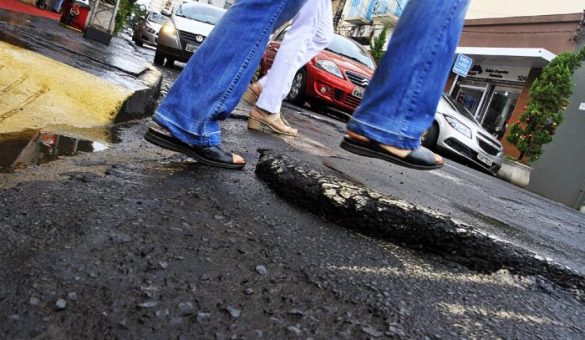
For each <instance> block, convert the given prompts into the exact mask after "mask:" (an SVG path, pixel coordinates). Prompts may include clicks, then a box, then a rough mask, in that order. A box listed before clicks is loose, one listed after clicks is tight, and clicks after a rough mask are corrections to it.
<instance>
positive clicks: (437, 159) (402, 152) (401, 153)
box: [347, 130, 443, 165]
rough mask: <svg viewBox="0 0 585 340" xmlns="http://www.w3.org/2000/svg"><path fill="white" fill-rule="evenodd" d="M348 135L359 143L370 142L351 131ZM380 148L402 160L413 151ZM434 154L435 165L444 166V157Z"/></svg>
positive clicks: (389, 147)
mask: <svg viewBox="0 0 585 340" xmlns="http://www.w3.org/2000/svg"><path fill="white" fill-rule="evenodd" d="M347 135H348V136H349V138H351V139H353V140H356V141H359V142H362V143H367V142H369V141H370V140H369V139H368V138H367V137H364V136H362V135H358V134H357V133H355V132H352V131H349V130H348V131H347ZM380 146H381V147H382V148H383V149H384V150H386V151H388V152H389V153H391V154H393V155H395V156H398V157H400V158H406V157H407V156H408V155H409V154H410V153H411V152H412V150H405V149H399V148H395V147H393V146H390V145H383V144H380ZM433 154H434V155H435V163H436V164H437V165H439V164H443V157H441V156H439V155H437V154H436V153H433Z"/></svg>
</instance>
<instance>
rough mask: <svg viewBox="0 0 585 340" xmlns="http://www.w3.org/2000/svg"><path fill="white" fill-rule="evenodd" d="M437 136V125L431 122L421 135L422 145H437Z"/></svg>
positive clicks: (428, 146) (430, 147)
mask: <svg viewBox="0 0 585 340" xmlns="http://www.w3.org/2000/svg"><path fill="white" fill-rule="evenodd" d="M438 138H439V126H438V125H437V123H433V126H431V127H430V128H428V129H427V130H426V131H425V132H424V133H423V135H422V136H421V143H422V145H423V146H425V147H427V148H429V149H434V148H435V146H437V139H438Z"/></svg>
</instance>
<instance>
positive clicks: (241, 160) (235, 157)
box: [232, 153, 246, 164]
mask: <svg viewBox="0 0 585 340" xmlns="http://www.w3.org/2000/svg"><path fill="white" fill-rule="evenodd" d="M232 161H233V162H234V163H235V164H245V163H246V161H245V160H244V158H243V157H242V156H240V155H237V154H235V153H232Z"/></svg>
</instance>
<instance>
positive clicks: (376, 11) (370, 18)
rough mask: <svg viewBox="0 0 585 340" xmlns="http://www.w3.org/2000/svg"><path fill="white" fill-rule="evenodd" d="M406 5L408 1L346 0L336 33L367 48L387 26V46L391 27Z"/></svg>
mask: <svg viewBox="0 0 585 340" xmlns="http://www.w3.org/2000/svg"><path fill="white" fill-rule="evenodd" d="M407 3H408V0H347V1H346V2H345V6H343V10H342V11H341V16H340V18H339V22H338V23H337V32H338V33H339V34H341V35H343V36H346V37H349V38H352V39H354V40H356V41H357V42H359V43H361V44H362V45H365V46H369V45H370V44H371V42H372V40H373V39H374V37H377V36H378V35H379V34H380V32H381V31H382V29H383V27H384V25H386V24H389V27H390V32H388V39H387V40H386V46H387V44H388V41H389V40H390V36H391V35H392V32H391V31H392V27H393V26H395V25H396V23H397V22H398V19H399V18H400V16H401V15H402V12H403V11H404V7H405V6H406V4H407Z"/></svg>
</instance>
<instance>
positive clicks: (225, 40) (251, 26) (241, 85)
mask: <svg viewBox="0 0 585 340" xmlns="http://www.w3.org/2000/svg"><path fill="white" fill-rule="evenodd" d="M304 2H305V0H271V1H268V0H239V1H237V2H236V3H235V4H234V5H233V6H232V7H231V8H230V9H229V10H228V11H227V12H226V13H225V14H224V16H223V17H222V19H221V20H220V22H219V23H218V24H217V25H216V26H215V28H214V30H213V31H212V32H211V34H210V35H209V36H208V37H207V39H206V40H205V42H204V43H203V44H202V45H201V47H200V48H199V49H198V50H197V52H196V53H195V54H194V55H193V56H192V57H191V59H190V60H189V62H188V63H187V65H186V66H185V69H184V70H183V72H181V74H180V76H179V78H178V79H177V81H176V82H175V84H174V85H173V86H172V88H171V89H170V90H169V92H168V94H167V95H166V97H165V99H164V100H163V102H162V104H161V105H160V106H159V108H158V109H157V111H156V113H155V115H154V117H153V120H154V121H155V122H157V123H158V124H160V125H162V126H164V127H166V128H167V129H169V130H170V131H171V133H172V134H173V136H175V137H176V138H178V139H179V140H181V141H183V142H185V143H188V144H192V145H201V146H217V145H219V144H220V143H221V138H220V128H219V121H220V120H224V119H226V118H227V117H228V116H229V114H230V113H231V111H232V110H233V109H234V108H235V106H236V105H237V104H238V102H239V100H240V97H241V96H242V94H243V93H244V91H245V90H246V87H247V86H248V84H249V82H250V80H251V79H252V77H253V75H254V71H255V69H256V66H257V65H258V63H259V62H260V59H261V57H262V54H263V53H264V48H265V47H266V44H267V43H268V38H269V37H270V33H271V32H272V31H273V30H274V28H275V27H278V25H280V24H283V23H284V22H286V21H287V20H289V19H290V18H292V17H293V16H294V15H295V14H296V13H297V12H298V10H299V8H301V6H302V5H303V3H304Z"/></svg>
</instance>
